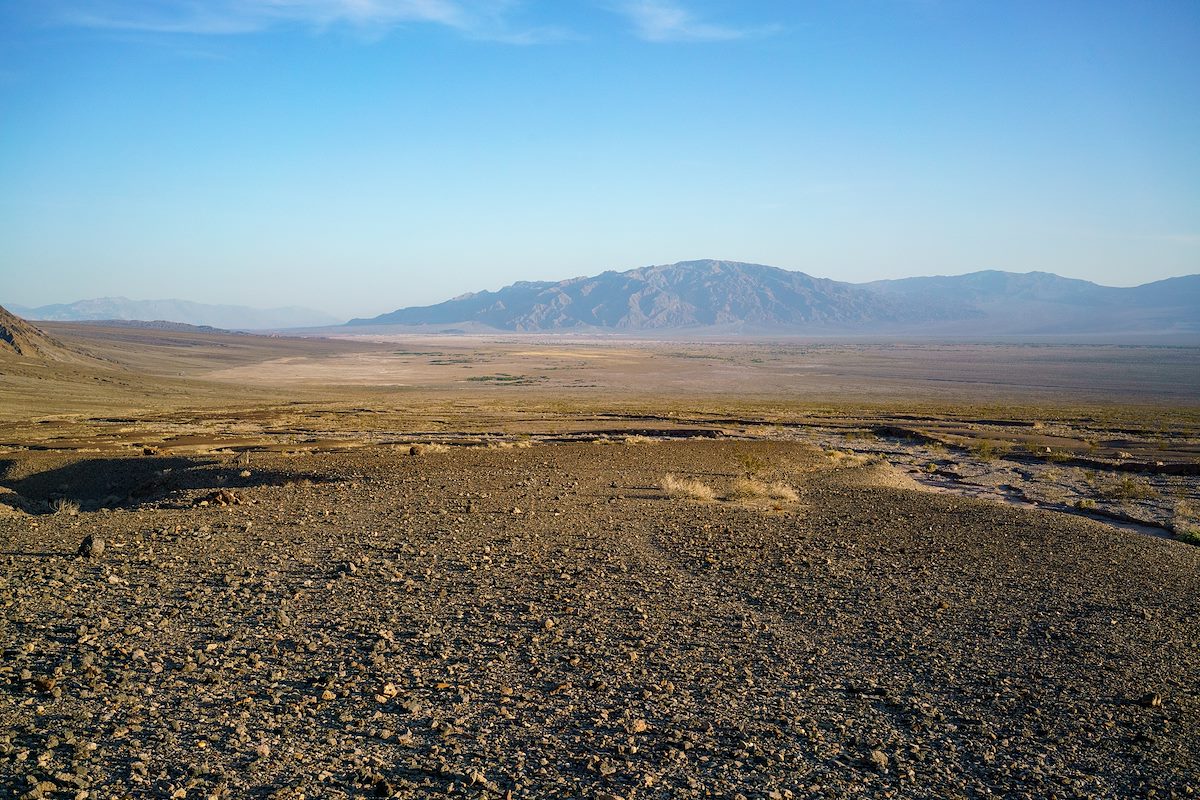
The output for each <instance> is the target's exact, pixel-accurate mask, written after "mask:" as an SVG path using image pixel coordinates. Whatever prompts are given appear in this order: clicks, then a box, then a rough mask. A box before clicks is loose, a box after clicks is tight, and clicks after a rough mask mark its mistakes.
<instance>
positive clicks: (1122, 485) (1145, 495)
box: [1096, 475, 1158, 500]
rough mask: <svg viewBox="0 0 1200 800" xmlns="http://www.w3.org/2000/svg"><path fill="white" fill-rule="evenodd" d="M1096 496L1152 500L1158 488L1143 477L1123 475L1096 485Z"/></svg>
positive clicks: (1112, 498) (1106, 498) (1115, 498)
mask: <svg viewBox="0 0 1200 800" xmlns="http://www.w3.org/2000/svg"><path fill="white" fill-rule="evenodd" d="M1096 497H1098V498H1099V499H1101V500H1152V499H1154V498H1155V497H1158V490H1157V489H1155V488H1154V487H1153V486H1151V485H1150V483H1149V482H1148V481H1146V480H1145V479H1143V478H1136V477H1134V476H1132V475H1123V476H1122V477H1120V478H1109V479H1108V480H1106V481H1103V482H1102V483H1100V485H1099V486H1097V487H1096Z"/></svg>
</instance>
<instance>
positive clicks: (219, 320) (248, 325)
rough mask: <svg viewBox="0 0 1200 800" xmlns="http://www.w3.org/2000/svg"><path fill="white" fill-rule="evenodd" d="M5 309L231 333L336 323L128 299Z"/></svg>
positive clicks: (290, 311) (292, 313)
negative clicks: (206, 328)
mask: <svg viewBox="0 0 1200 800" xmlns="http://www.w3.org/2000/svg"><path fill="white" fill-rule="evenodd" d="M9 309H10V310H11V311H12V312H13V313H14V314H17V315H19V316H22V317H24V318H25V319H32V320H41V321H49V322H84V321H92V320H140V321H144V322H151V321H164V322H180V323H184V324H187V325H202V326H210V327H213V328H227V329H232V330H268V329H281V328H301V327H315V326H320V325H333V324H336V323H337V322H339V321H340V320H338V319H337V318H336V317H332V316H330V315H329V314H325V313H323V312H321V311H314V310H312V309H309V308H297V307H294V306H288V307H284V308H250V307H248V306H231V305H210V304H207V303H193V302H191V301H189V300H130V299H128V298H126V297H100V298H96V299H94V300H79V301H77V302H74V303H57V304H54V305H47V306H39V307H37V308H27V307H25V306H18V305H10V306H9Z"/></svg>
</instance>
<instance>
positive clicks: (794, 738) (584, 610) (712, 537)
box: [0, 325, 1200, 800]
mask: <svg viewBox="0 0 1200 800" xmlns="http://www.w3.org/2000/svg"><path fill="white" fill-rule="evenodd" d="M47 332H48V333H49V334H50V338H48V339H47V340H45V341H44V342H42V345H41V346H40V347H39V348H38V352H36V353H33V354H30V353H29V352H26V353H24V354H17V353H12V352H10V353H4V354H0V378H2V380H0V632H2V633H0V646H2V647H3V658H2V660H0V787H3V788H2V789H0V792H6V794H4V795H2V796H8V797H14V798H15V797H30V798H37V797H44V798H56V797H74V798H110V797H112V798H122V797H137V798H142V797H145V798H151V797H153V798H157V797H165V798H221V797H229V798H237V797H264V798H265V797H274V798H345V797H429V796H438V797H440V796H462V797H480V798H482V797H490V798H504V797H529V798H542V797H562V798H606V799H607V800H612V798H624V800H632V799H633V798H673V797H725V798H737V797H743V798H803V797H822V798H824V797H828V798H837V797H897V798H900V797H928V798H945V797H963V798H976V797H1017V798H1050V797H1058V798H1074V797H1124V796H1132V797H1161V798H1167V797H1186V796H1191V795H1193V794H1194V793H1195V792H1197V791H1200V779H1198V777H1197V773H1198V770H1200V687H1198V685H1197V682H1196V675H1197V674H1200V600H1198V597H1200V547H1196V546H1195V545H1193V544H1191V543H1190V540H1192V539H1194V538H1195V534H1194V533H1193V531H1195V530H1196V528H1195V527H1194V526H1195V525H1196V524H1197V523H1196V512H1195V509H1196V507H1197V506H1198V505H1200V495H1198V490H1200V487H1198V485H1197V483H1198V481H1200V478H1198V477H1197V473H1198V472H1200V436H1198V432H1200V409H1198V407H1197V403H1196V398H1197V397H1198V396H1200V369H1198V365H1200V352H1198V351H1197V350H1196V349H1189V348H1100V347H1057V346H1043V347H1022V346H1016V345H1013V346H1008V345H1003V346H992V345H974V346H972V345H935V344H926V345H918V344H910V345H902V346H897V345H871V344H864V343H830V342H826V343H802V342H750V343H747V342H732V343H728V342H727V343H719V342H716V343H714V342H708V343H691V344H688V343H661V342H658V343H656V342H635V341H628V340H580V341H573V340H563V339H561V338H560V339H537V338H532V337H530V338H519V337H514V338H511V339H495V340H485V339H466V338H463V337H432V336H431V337H422V338H413V339H410V340H405V341H357V340H324V339H287V338H268V337H254V336H246V335H235V334H220V333H193V332H187V331H182V332H181V331H165V332H164V331H144V330H138V329H130V328H119V329H118V328H103V327H97V326H85V325H76V326H73V325H55V326H52V327H50V326H48V330H47ZM39 333H40V332H39ZM29 335H33V334H29ZM32 349H33V348H31V347H26V348H25V350H26V351H30V350H32Z"/></svg>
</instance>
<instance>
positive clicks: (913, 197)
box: [0, 0, 1200, 317]
mask: <svg viewBox="0 0 1200 800" xmlns="http://www.w3.org/2000/svg"><path fill="white" fill-rule="evenodd" d="M1197 43H1200V3H1196V2H1194V0H1185V1H1183V2H1128V3H1117V2H1106V1H1105V0H1089V1H1088V2H1074V1H1073V0H1056V1H1055V2H1044V1H1043V0H1039V1H1038V2H1022V0H1012V2H999V1H997V2H976V1H975V0H836V1H830V2H823V1H821V0H812V1H811V2H809V1H806V0H788V1H786V2H785V1H784V0H777V1H775V2H767V1H765V0H763V1H760V2H755V1H754V0H742V1H741V2H735V1H734V0H729V1H728V2H718V1H717V0H553V1H551V0H527V2H521V0H212V1H211V2H188V1H186V0H181V1H180V2H161V1H154V0H92V1H91V2H83V1H82V0H79V1H78V2H76V1H75V0H41V1H40V2H37V3H24V2H13V1H11V0H10V2H0V303H15V304H22V305H39V304H43V303H49V302H66V301H71V300H76V299H80V298H85V297H97V296H103V295H125V296H129V297H134V298H162V297H180V298H186V299H191V300H198V301H204V302H224V303H244V304H249V305H259V306H266V305H285V304H297V305H307V306H311V307H315V308H320V309H324V310H328V311H331V312H333V313H335V314H338V315H343V316H347V317H348V316H354V315H358V316H361V315H366V314H375V313H379V312H382V311H387V310H391V309H393V308H396V307H400V306H405V305H414V304H424V303H431V302H438V301H440V300H443V299H446V298H447V297H450V296H452V295H455V294H459V293H461V292H464V291H470V290H476V289H483V288H492V289H494V288H497V287H499V286H501V285H504V284H507V283H510V282H512V281H514V280H519V279H557V278H565V277H571V276H575V275H583V274H592V273H595V272H599V271H602V270H605V269H618V270H620V269H628V268H632V267H636V266H641V265H645V264H654V263H669V262H674V261H679V260H684V259H692V258H709V257H712V258H727V259H736V260H743V261H755V262H759V263H766V264H772V265H775V266H780V267H785V268H788V269H798V270H803V271H805V272H808V273H810V274H813V275H818V276H822V277H831V278H835V279H839V280H850V281H864V280H872V279H876V278H886V277H900V276H905V275H917V274H958V273H963V272H970V271H973V270H977V269H988V268H995V269H1006V270H1013V271H1018V272H1025V271H1029V270H1047V271H1052V272H1057V273H1059V274H1063V275H1068V276H1072V277H1082V278H1088V279H1091V280H1096V281H1099V282H1101V283H1108V284H1113V285H1133V284H1138V283H1143V282H1146V281H1150V280H1156V279H1160V278H1164V277H1168V276H1172V275H1181V274H1188V273H1194V272H1200V146H1197V143H1198V142H1200V45H1198V44H1197Z"/></svg>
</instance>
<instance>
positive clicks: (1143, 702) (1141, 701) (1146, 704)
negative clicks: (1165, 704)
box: [1138, 692, 1162, 708]
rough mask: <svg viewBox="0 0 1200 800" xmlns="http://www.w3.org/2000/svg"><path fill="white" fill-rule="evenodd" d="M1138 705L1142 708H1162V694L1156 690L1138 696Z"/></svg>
mask: <svg viewBox="0 0 1200 800" xmlns="http://www.w3.org/2000/svg"><path fill="white" fill-rule="evenodd" d="M1138 705H1139V706H1141V707H1142V708H1162V696H1161V695H1159V693H1158V692H1149V693H1147V694H1144V695H1142V696H1141V697H1140V698H1138Z"/></svg>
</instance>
